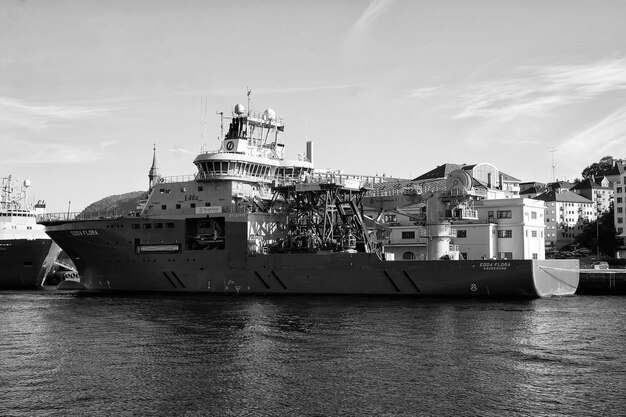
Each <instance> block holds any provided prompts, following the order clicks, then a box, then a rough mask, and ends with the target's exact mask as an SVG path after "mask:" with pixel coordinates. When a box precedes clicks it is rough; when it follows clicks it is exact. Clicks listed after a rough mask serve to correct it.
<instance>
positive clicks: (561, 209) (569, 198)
mask: <svg viewBox="0 0 626 417" xmlns="http://www.w3.org/2000/svg"><path fill="white" fill-rule="evenodd" d="M559 190H560V191H559ZM535 199H536V200H541V201H543V202H544V204H545V207H546V212H545V244H546V246H547V247H552V248H556V249H563V248H565V247H566V246H568V245H571V244H572V243H574V241H575V239H576V236H578V235H579V234H581V233H582V231H583V229H584V226H585V224H586V223H588V222H590V221H594V220H596V218H597V210H596V207H595V204H594V202H593V201H592V200H590V199H588V198H585V197H583V196H581V195H579V194H576V193H574V192H571V191H565V190H563V189H561V188H557V189H555V190H551V191H546V192H545V193H543V194H540V195H538V196H537V197H535Z"/></svg>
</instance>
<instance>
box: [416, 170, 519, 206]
mask: <svg viewBox="0 0 626 417" xmlns="http://www.w3.org/2000/svg"><path fill="white" fill-rule="evenodd" d="M456 170H461V171H465V172H467V173H468V174H469V175H470V177H471V178H472V180H473V182H474V184H473V185H474V187H475V189H476V190H477V192H479V193H482V192H483V191H484V195H483V196H482V197H483V198H486V199H494V198H517V197H519V193H520V180H518V179H517V178H515V177H512V176H510V175H508V174H505V173H504V172H502V171H500V170H499V169H498V168H496V167H495V166H494V165H492V164H489V163H485V162H483V163H479V164H473V165H466V164H450V163H446V164H443V165H439V166H437V167H436V168H434V169H432V170H430V171H428V172H426V173H425V174H422V175H420V176H419V177H417V178H414V179H413V183H416V184H422V185H424V184H428V183H431V182H435V181H439V182H441V180H446V179H447V178H448V177H449V175H450V173H452V172H454V171H456ZM481 190H483V191H481Z"/></svg>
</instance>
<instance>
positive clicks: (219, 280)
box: [46, 220, 578, 298]
mask: <svg viewBox="0 0 626 417" xmlns="http://www.w3.org/2000/svg"><path fill="white" fill-rule="evenodd" d="M132 221H136V220H129V222H132ZM78 226H80V230H77V227H78ZM128 226H129V224H128V222H125V221H124V220H118V221H116V222H108V223H107V222H106V221H105V220H103V221H101V222H98V221H93V222H92V221H87V222H81V223H80V224H78V223H64V224H62V225H49V226H48V227H47V228H46V233H48V234H49V235H50V236H51V237H52V238H53V239H54V240H55V242H57V243H58V244H59V246H60V247H61V248H62V249H63V250H64V251H65V252H66V253H67V254H68V255H69V256H70V258H72V261H73V262H74V264H75V265H76V267H77V269H78V273H79V275H80V280H81V284H82V285H84V286H85V288H86V289H88V290H94V291H124V292H127V291H142V292H153V291H163V292H194V293H196V292H205V293H215V294H346V295H348V294H349V295H357V294H359V295H390V296H407V295H410V296H429V295H432V296H467V297H473V296H492V297H534V298H536V297H546V296H553V295H572V294H574V292H575V291H576V288H577V286H578V261H577V260H571V261H570V260H510V261H495V260H475V261H443V260H436V261H385V260H381V259H379V257H378V256H377V255H376V254H373V253H340V252H333V253H323V252H303V253H284V254H279V253H276V254H266V255H264V254H256V255H251V254H249V253H248V252H247V250H246V249H247V246H246V245H245V244H244V245H238V246H235V245H233V246H227V247H226V248H225V249H224V250H186V249H185V248H183V249H181V250H180V251H178V252H174V253H153V252H148V253H146V252H143V253H141V252H140V249H141V248H140V247H138V246H136V245H134V244H133V241H134V240H139V238H136V235H133V234H132V230H129V229H131V227H128ZM159 238H160V239H164V238H166V239H168V240H165V243H168V244H176V242H180V239H178V240H177V239H176V238H175V235H172V236H171V237H169V238H168V236H167V235H166V234H165V233H162V234H160V235H159ZM142 239H143V238H142ZM231 240H236V239H231ZM240 240H242V239H240ZM243 241H244V243H245V240H243ZM157 242H158V241H157ZM145 247H146V246H144V248H145ZM167 247H168V246H165V245H164V246H162V248H163V249H166V248H167ZM155 248H157V249H158V248H159V244H158V243H154V241H153V240H151V241H150V250H155Z"/></svg>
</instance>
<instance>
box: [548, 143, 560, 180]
mask: <svg viewBox="0 0 626 417" xmlns="http://www.w3.org/2000/svg"><path fill="white" fill-rule="evenodd" d="M558 151H559V150H558V149H556V148H552V150H551V151H549V152H551V153H552V182H555V181H556V165H555V164H554V153H555V152H558Z"/></svg>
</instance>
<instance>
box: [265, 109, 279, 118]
mask: <svg viewBox="0 0 626 417" xmlns="http://www.w3.org/2000/svg"><path fill="white" fill-rule="evenodd" d="M263 117H264V118H266V119H268V120H274V119H276V112H275V111H274V110H272V109H266V110H265V111H264V112H263Z"/></svg>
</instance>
